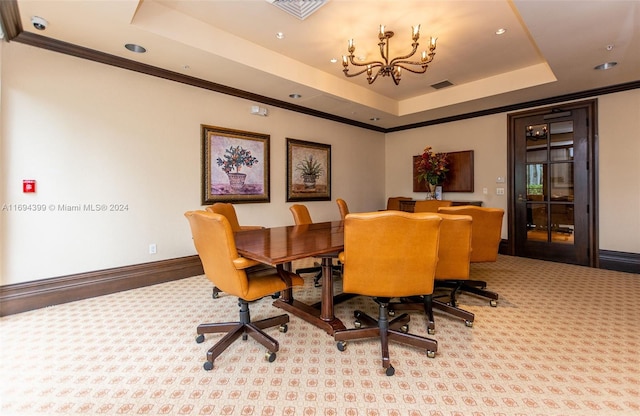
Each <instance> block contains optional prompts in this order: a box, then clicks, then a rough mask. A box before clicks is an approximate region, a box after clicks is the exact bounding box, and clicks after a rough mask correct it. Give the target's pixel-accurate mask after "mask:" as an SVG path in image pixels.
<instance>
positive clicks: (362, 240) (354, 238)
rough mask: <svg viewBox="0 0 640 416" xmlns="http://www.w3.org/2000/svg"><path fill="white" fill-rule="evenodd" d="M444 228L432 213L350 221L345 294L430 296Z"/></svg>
mask: <svg viewBox="0 0 640 416" xmlns="http://www.w3.org/2000/svg"><path fill="white" fill-rule="evenodd" d="M441 222H442V219H441V218H440V217H439V216H438V215H437V214H431V213H420V214H413V213H408V212H399V211H378V212H368V213H357V214H349V215H347V217H346V218H345V221H344V252H343V253H342V254H341V257H340V258H341V260H342V259H343V260H344V271H343V282H342V285H343V291H344V292H346V293H357V294H361V295H365V296H378V297H401V296H413V295H428V294H431V293H432V292H433V279H434V275H435V271H436V265H437V262H438V239H439V237H440V223H441Z"/></svg>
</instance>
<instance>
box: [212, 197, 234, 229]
mask: <svg viewBox="0 0 640 416" xmlns="http://www.w3.org/2000/svg"><path fill="white" fill-rule="evenodd" d="M206 209H207V211H209V212H214V213H216V214H220V215H224V216H225V217H226V218H227V221H229V224H230V225H231V229H232V230H233V232H234V233H235V232H238V231H240V223H239V222H238V216H237V215H236V209H235V208H234V207H233V204H228V203H224V202H216V203H215V204H213V205H210V206H208V207H207V208H206Z"/></svg>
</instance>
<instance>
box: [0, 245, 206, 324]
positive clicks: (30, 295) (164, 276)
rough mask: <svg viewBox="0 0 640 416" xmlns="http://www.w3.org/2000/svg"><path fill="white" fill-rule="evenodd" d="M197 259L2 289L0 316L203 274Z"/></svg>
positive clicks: (58, 278) (140, 266)
mask: <svg viewBox="0 0 640 416" xmlns="http://www.w3.org/2000/svg"><path fill="white" fill-rule="evenodd" d="M203 273H204V271H203V269H202V263H201V262H200V258H199V257H198V256H188V257H180V258H176V259H169V260H160V261H156V262H151V263H143V264H136V265H132V266H124V267H116V268H113V269H106V270H98V271H93V272H87V273H79V274H73V275H68V276H61V277H54V278H51V279H43V280H38V281H34V282H26V283H17V284H13V285H7V286H1V287H0V316H6V315H12V314H16V313H21V312H26V311H30V310H33V309H39V308H44V307H47V306H53V305H59V304H62V303H67V302H72V301H76V300H80V299H87V298H92V297H96V296H102V295H108V294H111V293H116V292H121V291H124V290H130V289H136V288H139V287H144V286H150V285H155V284H158V283H165V282H170V281H173V280H179V279H184V278H187V277H191V276H198V275H201V274H203Z"/></svg>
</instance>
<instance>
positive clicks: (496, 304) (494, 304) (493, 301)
mask: <svg viewBox="0 0 640 416" xmlns="http://www.w3.org/2000/svg"><path fill="white" fill-rule="evenodd" d="M489 305H491V306H493V307H494V308H495V307H496V306H498V301H497V300H491V301H489Z"/></svg>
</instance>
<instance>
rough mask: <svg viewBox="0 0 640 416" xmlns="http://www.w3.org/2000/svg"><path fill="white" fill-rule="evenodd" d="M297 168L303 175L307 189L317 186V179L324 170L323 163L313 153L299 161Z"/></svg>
mask: <svg viewBox="0 0 640 416" xmlns="http://www.w3.org/2000/svg"><path fill="white" fill-rule="evenodd" d="M296 170H297V171H299V172H300V174H301V175H302V182H303V183H304V187H305V189H313V188H315V187H316V180H317V179H318V177H319V176H320V174H321V173H322V171H323V169H322V164H321V163H320V161H318V160H317V159H314V158H313V155H309V157H307V158H305V159H302V160H301V161H300V162H298V164H297V165H296Z"/></svg>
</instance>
